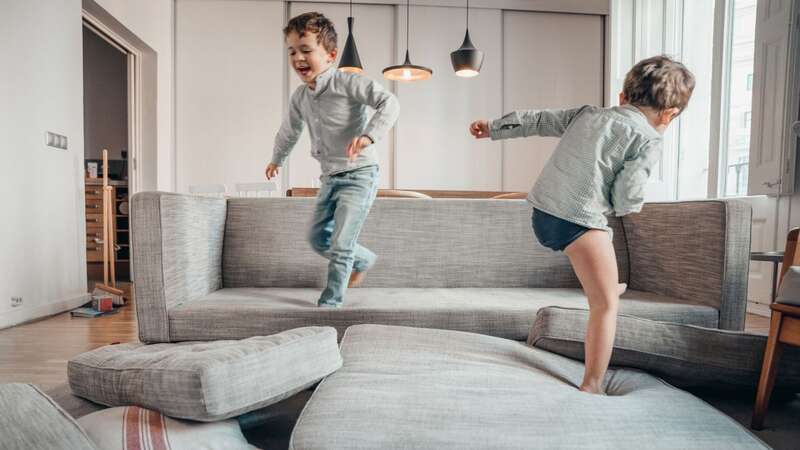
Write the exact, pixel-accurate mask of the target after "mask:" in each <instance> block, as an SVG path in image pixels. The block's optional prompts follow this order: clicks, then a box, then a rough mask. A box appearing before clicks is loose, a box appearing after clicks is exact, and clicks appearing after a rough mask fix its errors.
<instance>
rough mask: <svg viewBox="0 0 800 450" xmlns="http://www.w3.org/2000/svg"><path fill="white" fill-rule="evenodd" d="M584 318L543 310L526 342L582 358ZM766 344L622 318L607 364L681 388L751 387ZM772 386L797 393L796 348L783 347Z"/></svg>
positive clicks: (799, 365) (739, 335)
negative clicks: (627, 368)
mask: <svg viewBox="0 0 800 450" xmlns="http://www.w3.org/2000/svg"><path fill="white" fill-rule="evenodd" d="M588 318H589V314H588V312H587V311H584V310H579V309H568V308H544V309H542V310H540V311H539V314H538V315H537V317H536V322H534V325H533V327H532V328H531V332H530V336H529V338H528V343H529V344H530V345H534V346H536V347H538V348H541V349H545V350H548V351H551V352H553V353H558V354H560V355H564V356H568V357H570V358H575V359H580V360H583V357H584V352H583V341H584V336H585V332H586V323H587V321H588ZM766 343H767V337H766V336H762V335H756V334H750V333H744V332H737V331H725V330H718V329H711V328H702V327H696V326H691V325H682V324H676V323H667V322H656V321H653V320H648V319H642V318H639V317H632V316H627V315H620V316H619V317H618V318H617V335H616V339H615V342H614V352H613V354H612V356H611V364H612V365H617V366H625V367H635V368H638V369H642V370H645V371H647V372H648V373H651V374H654V375H658V376H660V377H662V378H664V379H665V380H666V381H668V382H669V383H671V384H673V385H676V386H680V387H709V388H718V389H719V388H736V389H741V388H747V389H755V388H756V386H757V385H758V378H759V375H760V374H761V364H762V361H763V359H764V348H765V346H766ZM776 386H777V387H779V388H781V389H797V390H798V391H800V348H796V347H790V346H786V348H785V350H784V354H783V357H782V358H781V362H780V366H779V370H778V379H777V384H776Z"/></svg>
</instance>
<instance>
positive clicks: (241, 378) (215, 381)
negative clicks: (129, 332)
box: [67, 324, 342, 421]
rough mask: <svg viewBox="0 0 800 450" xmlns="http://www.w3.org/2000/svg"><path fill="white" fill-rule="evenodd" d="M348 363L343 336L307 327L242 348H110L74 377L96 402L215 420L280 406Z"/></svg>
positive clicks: (79, 365)
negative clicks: (341, 346)
mask: <svg viewBox="0 0 800 450" xmlns="http://www.w3.org/2000/svg"><path fill="white" fill-rule="evenodd" d="M214 326H221V325H219V324H217V325H214ZM341 363H342V360H341V357H340V355H339V349H338V347H337V335H336V330H334V329H333V328H330V327H307V328H298V329H294V330H290V331H286V332H283V333H280V334H276V335H273V336H259V337H252V338H249V339H244V340H241V341H216V342H207V343H206V342H200V343H198V342H185V343H177V344H153V345H144V344H138V343H137V344H123V345H110V346H106V347H102V348H99V349H96V350H93V351H91V352H87V353H84V354H82V355H79V356H78V357H76V358H75V359H73V360H71V361H70V362H69V364H68V368H67V371H68V377H69V384H70V388H71V389H72V392H73V393H74V394H75V395H78V396H81V397H84V398H87V399H89V400H91V401H93V402H96V403H100V404H103V405H108V406H127V405H138V406H143V407H145V408H148V409H153V410H157V411H160V412H162V413H164V414H165V415H167V416H171V417H176V418H182V419H192V420H199V421H214V420H221V419H226V418H229V417H233V416H238V415H239V414H243V413H245V412H248V411H252V410H255V409H258V408H261V407H264V406H267V405H270V404H273V403H275V402H278V401H280V400H282V399H284V398H286V397H288V396H290V395H292V394H294V393H296V392H298V391H300V390H303V389H306V388H308V387H310V386H312V385H313V384H315V383H316V382H318V381H319V380H321V379H322V378H323V377H325V376H326V375H328V374H330V373H331V372H333V371H335V370H336V369H338V368H339V367H340V366H341Z"/></svg>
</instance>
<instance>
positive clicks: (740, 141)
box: [719, 0, 756, 196]
mask: <svg viewBox="0 0 800 450" xmlns="http://www.w3.org/2000/svg"><path fill="white" fill-rule="evenodd" d="M729 1H730V8H729V12H728V17H727V19H726V20H727V21H728V25H727V26H726V27H725V28H726V30H728V31H727V32H726V34H727V36H725V43H726V48H725V55H726V57H725V62H724V67H723V85H722V115H721V118H722V120H721V125H722V130H721V134H722V135H721V139H720V154H719V155H720V158H719V160H720V166H721V169H722V170H720V171H719V173H720V178H721V179H720V195H723V196H742V195H747V169H748V161H749V159H750V123H751V110H752V97H753V93H752V90H753V57H754V50H755V31H756V30H755V25H756V0H729ZM741 118H743V120H742V119H741Z"/></svg>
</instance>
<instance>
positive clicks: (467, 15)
mask: <svg viewBox="0 0 800 450" xmlns="http://www.w3.org/2000/svg"><path fill="white" fill-rule="evenodd" d="M467 29H469V0H467Z"/></svg>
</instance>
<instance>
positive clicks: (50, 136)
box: [45, 131, 68, 150]
mask: <svg viewBox="0 0 800 450" xmlns="http://www.w3.org/2000/svg"><path fill="white" fill-rule="evenodd" d="M45 144H47V146H48V147H53V148H60V149H62V150H66V149H67V146H68V145H67V144H68V143H67V137H66V136H63V135H61V134H56V133H53V132H50V131H48V132H47V134H45Z"/></svg>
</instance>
